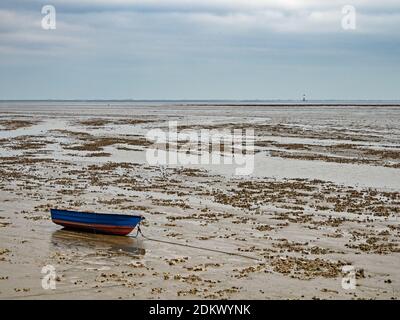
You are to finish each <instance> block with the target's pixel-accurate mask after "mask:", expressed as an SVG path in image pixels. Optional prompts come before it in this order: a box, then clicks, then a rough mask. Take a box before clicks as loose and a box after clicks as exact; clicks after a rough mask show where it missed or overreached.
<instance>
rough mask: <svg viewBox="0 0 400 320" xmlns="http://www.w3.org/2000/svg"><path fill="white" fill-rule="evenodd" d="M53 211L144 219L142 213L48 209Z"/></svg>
mask: <svg viewBox="0 0 400 320" xmlns="http://www.w3.org/2000/svg"><path fill="white" fill-rule="evenodd" d="M53 211H59V212H69V213H77V214H80V213H82V214H88V215H98V216H108V217H116V218H140V219H141V220H144V219H145V217H144V216H142V215H128V214H118V213H97V212H88V211H75V210H64V209H54V208H53V209H50V213H51V214H52V213H53Z"/></svg>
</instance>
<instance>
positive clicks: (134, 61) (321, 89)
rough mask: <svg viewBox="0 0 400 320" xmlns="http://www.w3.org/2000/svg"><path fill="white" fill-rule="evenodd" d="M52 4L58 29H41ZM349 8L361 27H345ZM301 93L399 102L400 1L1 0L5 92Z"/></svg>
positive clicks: (0, 75) (85, 95)
mask: <svg viewBox="0 0 400 320" xmlns="http://www.w3.org/2000/svg"><path fill="white" fill-rule="evenodd" d="M47 4H52V5H54V6H55V8H56V14H57V15H56V23H57V24H56V29H55V30H43V29H42V27H41V20H42V18H43V17H44V15H43V14H42V13H41V9H42V6H44V5H47ZM345 5H353V6H354V7H355V8H356V10H357V11H356V12H357V15H356V17H357V20H356V29H355V30H344V29H343V28H342V17H343V14H342V8H343V6H345ZM303 93H306V94H307V97H308V98H309V99H400V1H399V0H380V1H377V0H355V1H350V0H348V1H342V0H271V1H269V0H109V1H107V0H79V1H78V0H64V1H63V0H52V1H51V2H49V1H39V0H25V1H23V0H1V1H0V99H125V98H129V99H300V98H301V96H302V94H303Z"/></svg>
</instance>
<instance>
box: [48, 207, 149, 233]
mask: <svg viewBox="0 0 400 320" xmlns="http://www.w3.org/2000/svg"><path fill="white" fill-rule="evenodd" d="M50 212H51V219H52V221H53V222H54V223H56V224H58V225H61V226H63V227H66V228H74V229H82V230H87V231H91V232H98V233H107V234H114V235H127V234H128V233H130V232H131V231H132V230H133V229H134V228H135V227H136V226H137V225H138V224H139V223H140V221H141V220H142V219H144V218H143V217H142V216H129V215H122V214H106V213H104V214H103V213H89V212H79V211H69V210H58V209H51V210H50Z"/></svg>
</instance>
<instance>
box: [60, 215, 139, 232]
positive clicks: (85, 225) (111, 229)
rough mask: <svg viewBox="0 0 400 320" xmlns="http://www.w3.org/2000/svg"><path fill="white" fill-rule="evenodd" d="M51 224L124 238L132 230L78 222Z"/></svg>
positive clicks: (61, 221) (130, 228)
mask: <svg viewBox="0 0 400 320" xmlns="http://www.w3.org/2000/svg"><path fill="white" fill-rule="evenodd" d="M53 222H54V223H56V224H59V225H61V226H64V227H66V228H74V229H85V230H91V231H97V232H101V233H107V234H115V235H119V236H125V235H127V234H129V233H131V232H132V230H133V229H134V228H132V227H121V226H108V225H102V224H89V223H79V222H71V221H64V220H58V219H53Z"/></svg>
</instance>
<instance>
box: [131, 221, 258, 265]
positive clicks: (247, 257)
mask: <svg viewBox="0 0 400 320" xmlns="http://www.w3.org/2000/svg"><path fill="white" fill-rule="evenodd" d="M139 234H140V235H141V236H142V237H143V238H145V239H146V240H149V241H155V242H161V243H166V244H172V245H175V246H181V247H187V248H192V249H198V250H205V251H211V252H216V253H222V254H227V255H230V256H237V257H241V258H245V259H249V260H255V261H260V262H262V261H263V260H261V259H259V258H255V257H250V256H246V255H244V254H240V253H236V252H228V251H223V250H218V249H211V248H205V247H199V246H194V245H190V244H185V243H179V242H173V241H168V240H161V239H154V238H149V237H146V236H145V235H144V234H143V232H142V230H141V229H140V226H139V227H138V228H137V232H136V235H135V236H128V237H130V238H137V237H138V235H139Z"/></svg>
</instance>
